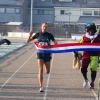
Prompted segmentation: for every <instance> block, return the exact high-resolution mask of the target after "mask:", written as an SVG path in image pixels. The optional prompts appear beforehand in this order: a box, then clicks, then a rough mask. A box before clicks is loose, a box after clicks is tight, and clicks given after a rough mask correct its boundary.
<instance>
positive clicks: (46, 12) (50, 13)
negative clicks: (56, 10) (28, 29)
mask: <svg viewBox="0 0 100 100" xmlns="http://www.w3.org/2000/svg"><path fill="white" fill-rule="evenodd" d="M33 14H35V15H52V14H53V11H52V10H33Z"/></svg>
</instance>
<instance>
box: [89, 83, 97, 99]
mask: <svg viewBox="0 0 100 100" xmlns="http://www.w3.org/2000/svg"><path fill="white" fill-rule="evenodd" d="M88 85H89V87H90V82H88ZM91 91H92V93H93V95H94V96H95V98H96V100H98V97H97V95H96V93H95V91H94V90H93V89H91Z"/></svg>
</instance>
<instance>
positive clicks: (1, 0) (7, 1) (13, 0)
mask: <svg viewBox="0 0 100 100" xmlns="http://www.w3.org/2000/svg"><path fill="white" fill-rule="evenodd" d="M23 2H24V0H0V6H1V5H22V4H23Z"/></svg>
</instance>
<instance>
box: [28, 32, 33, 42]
mask: <svg viewBox="0 0 100 100" xmlns="http://www.w3.org/2000/svg"><path fill="white" fill-rule="evenodd" d="M32 34H33V31H30V32H29V37H28V40H27V43H29V42H31V41H32V40H33V39H32Z"/></svg>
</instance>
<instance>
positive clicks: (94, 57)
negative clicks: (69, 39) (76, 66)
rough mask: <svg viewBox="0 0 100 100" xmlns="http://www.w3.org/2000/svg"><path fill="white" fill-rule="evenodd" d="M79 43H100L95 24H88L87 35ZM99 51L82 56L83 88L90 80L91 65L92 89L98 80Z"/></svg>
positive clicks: (84, 52)
mask: <svg viewBox="0 0 100 100" xmlns="http://www.w3.org/2000/svg"><path fill="white" fill-rule="evenodd" d="M79 43H100V34H99V33H98V32H97V31H96V26H95V24H94V23H91V24H88V25H87V26H86V34H85V35H84V36H82V38H81V39H80V40H79ZM74 53H75V57H77V56H78V52H74ZM99 53H100V52H98V51H83V55H82V67H81V73H82V75H83V78H84V83H83V87H87V85H88V83H89V80H88V78H87V72H88V70H87V68H88V66H89V65H90V71H91V82H90V89H93V88H94V82H95V79H96V74H97V68H98V57H99Z"/></svg>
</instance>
